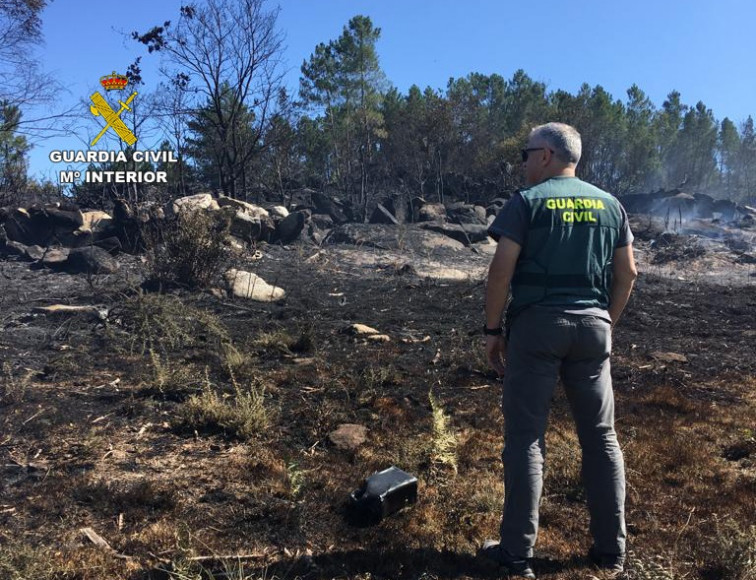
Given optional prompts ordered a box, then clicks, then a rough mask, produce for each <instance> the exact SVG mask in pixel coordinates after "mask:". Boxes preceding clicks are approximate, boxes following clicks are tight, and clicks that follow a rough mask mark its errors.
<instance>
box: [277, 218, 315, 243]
mask: <svg viewBox="0 0 756 580" xmlns="http://www.w3.org/2000/svg"><path fill="white" fill-rule="evenodd" d="M309 219H310V212H309V210H301V211H295V212H293V213H291V214H289V215H288V216H287V217H285V218H284V219H282V220H281V221H280V222H279V223H278V225H277V226H276V231H275V233H274V234H273V237H272V239H271V241H273V242H280V243H282V244H290V243H291V242H293V241H294V240H296V239H297V238H299V236H300V234H301V233H302V230H304V228H305V225H307V222H308V220H309Z"/></svg>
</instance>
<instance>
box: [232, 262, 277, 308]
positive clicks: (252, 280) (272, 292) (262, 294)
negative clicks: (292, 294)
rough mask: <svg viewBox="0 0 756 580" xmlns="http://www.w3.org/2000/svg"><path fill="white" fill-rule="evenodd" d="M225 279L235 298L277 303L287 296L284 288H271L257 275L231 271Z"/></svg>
mask: <svg viewBox="0 0 756 580" xmlns="http://www.w3.org/2000/svg"><path fill="white" fill-rule="evenodd" d="M224 278H225V279H226V283H227V284H228V287H229V289H230V290H231V292H232V293H233V295H234V296H237V297H239V298H248V299H249V300H256V301H258V302H275V301H276V300H281V299H282V298H283V297H284V296H286V292H285V291H284V289H283V288H279V287H278V286H271V285H270V284H268V283H267V282H266V281H265V280H263V279H262V278H260V276H258V275H257V274H254V273H252V272H245V271H244V270H237V269H236V268H232V269H230V270H229V271H228V272H226V273H225V275H224Z"/></svg>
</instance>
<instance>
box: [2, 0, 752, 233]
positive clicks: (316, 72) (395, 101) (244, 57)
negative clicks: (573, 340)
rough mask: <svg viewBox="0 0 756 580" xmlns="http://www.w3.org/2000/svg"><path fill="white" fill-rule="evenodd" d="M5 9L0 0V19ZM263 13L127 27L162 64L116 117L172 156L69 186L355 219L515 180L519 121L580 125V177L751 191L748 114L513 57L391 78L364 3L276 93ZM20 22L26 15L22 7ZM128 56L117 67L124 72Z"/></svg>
mask: <svg viewBox="0 0 756 580" xmlns="http://www.w3.org/2000/svg"><path fill="white" fill-rule="evenodd" d="M14 3H15V5H16V7H17V10H16V13H17V14H19V13H21V11H19V8H20V7H26V8H27V16H28V15H29V14H32V15H33V16H34V18H38V9H39V8H40V7H42V6H44V3H43V2H39V1H36V2H35V1H34V0H14ZM35 9H37V10H35ZM12 15H13V12H12V11H11V12H7V13H4V12H2V11H0V24H1V23H2V22H3V18H4V19H5V21H8V22H10V21H12V18H11V17H12ZM276 16H277V11H276V10H275V9H268V8H267V6H266V4H265V0H241V1H234V0H205V1H203V2H201V3H196V4H191V5H186V6H183V7H182V8H181V10H180V13H179V15H178V19H177V20H176V21H174V22H171V21H166V22H164V23H163V24H162V25H158V26H155V27H153V28H152V29H150V30H148V31H146V32H134V33H133V35H132V38H133V40H134V41H135V43H136V44H135V46H136V45H142V46H144V47H146V49H147V52H148V55H146V56H145V57H146V58H155V57H160V58H161V63H162V67H161V68H162V70H163V71H164V74H165V78H164V81H163V83H162V84H161V85H160V87H159V89H158V90H157V91H155V93H154V94H152V95H149V96H145V97H141V96H140V101H141V104H140V106H139V107H134V110H132V111H130V112H128V113H126V114H125V115H124V119H125V120H126V121H127V123H129V124H130V126H131V127H133V130H134V132H135V133H136V134H137V135H139V137H140V140H141V141H142V142H143V141H147V140H149V139H150V138H154V136H155V135H158V136H160V137H161V140H162V143H161V145H160V146H161V147H162V148H164V149H171V150H174V151H175V152H176V153H177V156H178V158H179V162H178V163H177V164H171V165H170V166H166V167H163V169H164V170H166V171H168V172H169V175H170V180H169V181H170V183H169V185H168V186H167V187H164V188H163V189H159V188H158V187H156V186H150V187H149V188H145V187H144V186H137V185H135V184H128V185H127V184H103V185H92V184H84V185H77V186H75V187H74V188H73V190H72V191H71V192H70V193H71V194H72V195H74V196H75V197H76V198H77V199H78V200H79V201H80V202H82V203H84V204H86V205H92V206H98V205H100V206H102V205H107V203H108V202H109V201H111V200H112V199H113V198H115V197H124V198H126V199H131V200H133V201H140V200H144V199H151V198H152V199H154V198H161V199H167V198H171V197H176V196H178V195H183V194H186V193H192V192H196V191H207V190H212V191H217V192H222V193H225V194H226V195H230V196H232V197H237V198H241V199H248V200H258V199H260V197H261V196H263V195H265V196H266V197H267V198H268V199H271V198H273V199H277V200H279V201H280V202H281V203H284V204H286V203H288V202H289V201H290V199H291V195H292V193H293V192H295V191H297V190H299V189H301V188H304V187H308V188H313V189H317V190H321V191H325V192H328V193H331V194H333V195H335V196H338V197H340V198H342V199H345V200H347V201H349V202H350V203H349V205H350V207H351V208H352V210H353V212H352V213H353V215H354V216H356V217H358V218H365V217H367V215H368V212H369V211H370V210H371V206H372V205H373V204H374V203H375V202H376V200H381V199H382V198H383V197H385V196H386V195H389V194H391V195H395V194H400V195H404V196H413V197H414V196H419V197H423V198H425V199H428V200H432V201H439V202H445V201H450V200H459V199H463V200H467V201H473V200H474V201H486V200H489V199H491V198H493V197H497V196H501V195H502V194H505V193H507V192H511V191H513V190H515V189H516V188H517V187H519V186H520V185H521V175H520V170H519V169H520V168H519V155H520V154H519V150H520V148H521V147H522V144H523V143H524V142H525V140H526V138H527V134H528V132H529V130H530V129H531V128H532V127H533V126H535V125H537V124H541V123H545V122H548V121H562V122H566V123H569V124H571V125H574V126H575V127H576V128H577V129H578V130H579V131H580V132H581V134H582V136H583V158H582V161H581V163H580V166H579V168H578V174H579V175H580V177H582V178H584V179H586V180H588V181H591V182H593V183H596V184H597V185H599V186H601V187H603V188H605V189H607V190H608V191H611V192H613V193H615V194H627V193H637V192H647V191H652V190H657V189H660V188H663V189H673V188H681V189H683V190H684V191H689V192H706V193H710V194H713V195H716V196H719V197H729V198H732V199H735V200H739V201H742V200H746V199H748V198H750V197H751V196H753V187H754V180H756V134H755V133H754V124H753V119H752V118H751V117H749V118H748V119H747V120H746V121H744V122H742V123H739V124H736V122H734V121H733V120H731V119H729V118H724V119H722V120H721V121H719V120H717V119H716V118H715V116H714V113H713V112H712V110H711V109H709V108H708V107H706V105H705V104H704V103H703V102H700V101H699V102H697V103H696V104H695V105H688V104H685V103H684V102H683V101H682V97H681V95H680V93H679V92H677V91H672V92H670V93H669V95H668V96H667V98H666V100H665V101H664V102H663V103H662V105H661V107H657V106H655V105H654V103H653V102H652V101H651V100H650V99H649V98H648V96H647V95H646V94H645V93H644V92H643V90H642V89H641V88H640V87H638V86H637V85H635V84H634V85H632V86H631V87H630V88H629V89H628V90H627V94H626V95H625V96H624V97H623V98H622V99H619V98H615V97H614V96H612V95H611V94H609V93H608V92H607V91H606V90H605V89H604V88H603V87H601V86H599V85H597V86H594V87H591V86H589V85H588V84H584V85H582V86H581V87H580V89H579V90H578V91H577V92H575V93H570V92H568V91H564V90H561V89H556V90H549V89H548V88H547V86H546V85H545V84H544V83H542V82H538V81H536V80H534V79H532V78H531V77H530V76H529V75H528V74H527V73H526V72H525V71H523V70H518V71H516V72H515V73H514V74H513V75H512V76H511V78H504V77H503V76H501V75H498V74H491V75H484V74H480V73H470V74H469V75H467V76H466V77H464V78H451V79H449V81H448V83H447V85H446V87H445V88H443V89H437V88H432V87H426V88H424V89H423V88H420V87H418V86H412V87H410V88H409V89H408V90H407V91H406V92H402V91H400V90H398V89H397V88H395V87H393V86H392V85H391V83H390V80H389V79H387V78H386V75H385V74H384V72H383V70H382V69H381V66H380V59H379V54H378V51H377V42H378V40H379V39H380V34H381V30H380V28H378V27H376V26H374V25H373V23H372V22H371V20H370V18H368V17H366V16H355V17H354V18H352V19H351V20H350V21H349V22H348V23H347V24H346V25H345V26H344V29H343V32H342V34H341V35H340V36H339V37H338V38H335V39H331V40H328V41H327V42H323V43H321V44H319V45H317V46H316V47H314V50H313V52H312V54H310V55H309V57H308V58H306V59H305V60H304V62H303V63H302V66H301V69H300V71H301V75H300V86H299V91H298V93H297V94H294V95H291V94H288V93H287V91H286V90H285V89H284V88H283V81H284V75H283V73H282V71H281V66H280V63H281V57H282V52H283V40H282V36H281V33H280V31H279V30H278V29H277V27H276ZM26 22H27V26H29V25H33V26H37V29H36V30H38V20H34V19H32V20H28V18H27V21H26ZM1 33H2V27H0V34H1ZM24 38H25V39H27V40H28V38H30V37H29V36H28V35H27V36H26V37H24ZM27 40H25V41H27ZM3 54H5V53H3V52H0V58H5V57H3ZM140 63H141V57H138V58H136V59H135V61H134V63H133V64H132V65H131V66H130V67H129V70H128V75H127V76H129V79H130V81H131V82H132V85H135V86H139V85H140V84H141V83H142V78H141V68H140ZM6 68H7V67H6ZM2 70H3V69H2V68H0V71H2ZM129 90H131V89H129ZM141 94H143V93H141V92H140V95H141ZM0 97H3V96H2V95H0ZM20 116H21V114H20V109H19V103H15V102H13V100H12V99H11V98H9V96H6V97H4V98H0V196H2V195H3V192H5V193H6V194H7V193H8V192H10V191H11V190H15V191H18V189H19V188H21V187H23V186H24V185H26V186H27V187H28V186H29V183H30V181H29V180H28V179H26V175H25V172H26V164H25V162H24V159H25V155H26V152H27V150H28V143H27V142H26V139H25V137H24V136H23V135H20V134H19V133H18V131H16V130H15V128H16V127H18V124H19V121H20ZM110 146H112V147H123V144H122V143H120V142H118V141H117V140H113V141H111V142H110ZM146 168H148V167H146V166H143V167H140V168H137V167H123V168H121V167H117V166H111V167H104V168H103V167H100V169H110V170H118V169H146ZM32 185H33V184H32Z"/></svg>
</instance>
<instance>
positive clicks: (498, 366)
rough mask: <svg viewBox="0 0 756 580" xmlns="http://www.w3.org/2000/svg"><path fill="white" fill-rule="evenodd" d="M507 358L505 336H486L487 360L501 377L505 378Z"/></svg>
mask: <svg viewBox="0 0 756 580" xmlns="http://www.w3.org/2000/svg"><path fill="white" fill-rule="evenodd" d="M506 357H507V339H506V338H504V337H503V336H486V358H487V359H488V364H490V365H491V368H492V369H493V370H495V371H496V374H498V375H499V377H503V376H504V360H505V359H506Z"/></svg>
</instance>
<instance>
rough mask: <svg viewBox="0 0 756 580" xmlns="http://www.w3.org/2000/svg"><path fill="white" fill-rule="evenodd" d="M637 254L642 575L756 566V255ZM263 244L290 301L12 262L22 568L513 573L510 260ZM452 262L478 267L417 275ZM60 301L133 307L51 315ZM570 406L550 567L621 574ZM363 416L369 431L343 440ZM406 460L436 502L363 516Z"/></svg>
mask: <svg viewBox="0 0 756 580" xmlns="http://www.w3.org/2000/svg"><path fill="white" fill-rule="evenodd" d="M637 247H638V258H639V265H640V270H641V275H640V278H639V280H638V283H637V286H636V290H635V292H634V294H633V296H632V297H631V300H630V303H629V305H628V308H627V310H626V312H625V314H624V316H623V319H622V320H621V322H620V324H619V326H618V327H617V329H616V331H615V336H614V359H613V377H614V385H615V392H616V398H617V429H618V433H619V438H620V443H621V445H622V447H623V450H624V453H625V458H626V464H627V477H628V494H627V520H628V527H629V548H630V550H631V552H632V554H631V558H630V564H629V566H628V572H627V573H626V577H627V578H683V577H685V578H692V579H715V578H717V579H720V578H721V579H725V578H733V579H735V578H738V579H741V578H746V579H747V578H754V571H753V564H752V562H751V563H750V564H749V563H748V556H749V554H750V556H751V557H752V556H753V554H754V551H756V530H754V528H753V527H749V526H752V525H753V513H754V511H753V510H754V506H756V424H755V423H754V417H755V416H756V396H755V393H756V391H755V390H754V389H755V388H756V379H755V378H754V377H755V376H756V374H755V371H756V349H754V339H755V338H756V325H755V324H754V322H755V321H756V308H755V306H756V297H755V295H754V289H755V288H756V278H755V277H754V276H753V274H754V267H753V266H748V265H744V264H742V263H739V262H738V261H737V259H736V257H735V256H733V255H726V254H717V255H716V256H712V255H711V254H710V253H709V254H704V255H699V256H697V257H686V256H685V255H680V256H676V255H674V254H670V253H669V251H668V250H667V253H666V254H664V255H663V256H662V258H663V259H659V260H656V262H655V261H654V258H655V256H656V255H657V254H658V252H660V251H661V250H660V249H658V248H656V249H655V248H651V247H650V245H649V244H648V243H647V242H643V241H639V242H638V244H637ZM261 249H262V253H263V257H262V259H260V260H257V261H251V260H250V259H248V258H245V257H244V256H238V257H237V261H239V262H241V263H243V262H245V261H247V262H248V263H247V266H248V267H249V268H251V269H253V270H254V271H256V272H258V273H259V274H260V275H262V276H263V277H264V278H265V279H266V280H267V281H268V282H271V283H274V284H277V285H279V286H282V287H284V288H285V289H286V291H287V297H286V299H285V300H283V301H282V302H279V303H273V304H264V303H256V302H249V301H244V300H239V299H232V298H228V297H224V296H221V297H218V296H216V295H213V294H211V293H209V292H188V291H186V290H180V289H179V290H173V291H170V292H166V293H164V294H160V295H159V294H154V293H152V294H140V293H139V292H138V285H139V283H140V282H141V280H142V278H143V276H144V271H145V269H146V264H145V263H144V261H143V260H142V259H140V258H138V257H128V256H126V257H123V258H122V263H123V267H122V269H121V271H120V272H119V273H118V274H115V275H111V276H94V277H87V276H71V275H67V274H59V273H52V272H49V271H46V270H34V269H31V268H30V266H29V265H28V264H24V263H16V262H8V261H6V262H0V304H1V306H0V313H1V315H0V323H1V324H2V329H3V330H2V334H1V335H0V358H2V377H1V378H0V380H2V383H3V384H2V391H0V392H1V393H2V399H0V473H1V475H0V486H1V487H0V572H1V573H2V576H3V577H4V578H66V579H73V578H76V579H85V578H86V579H90V578H115V579H130V580H137V579H146V578H200V577H210V574H215V577H229V578H239V579H241V578H274V577H275V578H297V577H301V578H355V579H356V578H490V577H495V575H493V571H491V570H489V569H486V568H485V567H484V566H482V565H481V564H480V563H478V562H477V561H476V560H475V558H474V554H475V550H476V548H477V547H478V546H479V545H480V544H481V543H482V542H483V540H484V539H486V538H489V537H494V536H495V534H496V530H497V526H498V520H499V512H500V506H501V500H502V496H503V484H502V483H501V479H502V468H501V463H500V451H501V445H502V435H501V432H502V423H503V422H502V419H501V416H500V412H499V406H498V400H499V396H500V392H499V388H500V387H499V384H498V383H497V381H495V380H494V378H493V376H492V375H491V373H490V372H489V370H488V369H487V367H486V363H485V359H484V356H483V352H482V339H481V337H480V335H479V327H480V324H481V321H482V318H483V316H482V305H483V292H484V285H483V277H484V275H485V268H486V265H487V263H488V260H489V259H490V254H488V253H486V252H484V251H481V253H478V254H476V253H473V252H470V251H469V250H465V251H453V250H450V249H445V250H438V251H436V252H424V253H414V254H412V253H407V252H403V253H400V252H393V253H392V252H389V251H383V250H375V249H368V248H356V247H350V246H327V247H325V248H322V249H319V248H315V247H311V246H307V245H301V246H292V247H289V248H282V247H274V246H266V247H263V248H261ZM429 260H430V261H432V262H434V263H432V264H431V265H430V266H429V265H428V264H429ZM240 265H243V264H240ZM441 266H443V267H446V268H454V269H455V270H461V271H463V272H469V273H470V276H469V277H468V278H467V279H454V278H455V277H456V278H460V277H459V276H455V275H453V273H452V274H449V273H448V272H447V273H446V275H447V277H446V278H436V279H433V278H426V277H423V276H422V275H418V273H419V272H420V273H422V272H427V271H431V270H433V268H434V267H441ZM457 273H458V272H457ZM53 303H65V304H82V305H84V304H86V305H91V304H94V305H98V306H101V307H107V308H108V309H109V311H108V314H107V316H105V317H102V318H98V317H96V316H92V315H91V314H77V315H73V316H71V315H67V316H62V317H50V316H47V315H44V314H39V313H35V312H34V311H33V309H34V307H36V306H44V305H48V304H53ZM353 323H363V324H367V325H369V326H372V327H374V328H376V329H377V330H379V331H380V332H381V333H385V334H387V335H388V336H389V337H390V341H387V342H374V341H368V340H366V339H364V338H361V337H355V336H353V335H352V334H349V333H347V332H344V329H345V328H346V327H348V326H349V325H350V324H353ZM557 393H558V394H557V396H556V397H555V400H554V405H553V410H552V419H551V423H550V426H549V432H548V436H547V445H548V456H547V475H546V486H545V492H544V499H543V504H542V508H541V514H542V522H541V525H542V528H541V534H540V537H539V542H538V546H537V552H536V561H535V565H536V572H537V573H538V574H539V577H540V578H546V579H585V578H591V577H593V576H596V577H600V574H598V573H597V572H596V571H594V570H593V569H592V568H591V567H590V566H589V565H588V563H587V561H586V560H585V559H584V557H583V554H584V553H585V552H586V551H587V549H588V547H589V545H590V540H589V537H588V533H587V525H588V522H587V512H586V508H585V505H584V503H585V500H584V495H583V492H582V488H581V484H580V457H579V447H578V446H577V439H576V435H575V433H574V429H573V428H572V423H571V419H570V416H569V411H568V408H567V405H566V401H565V399H564V396H563V394H562V393H561V392H560V391H559V390H558V391H557ZM429 395H432V396H433V403H432V402H431V397H430V396H429ZM443 416H446V422H445V423H446V424H445V425H444V421H443ZM434 417H435V421H434ZM342 423H357V424H360V425H364V426H366V427H367V428H368V429H369V432H368V437H367V441H366V442H365V443H363V444H362V445H360V446H359V447H357V448H356V449H355V450H351V451H350V450H342V449H339V448H337V447H336V446H335V445H334V444H332V443H331V442H330V440H329V438H328V434H329V433H331V432H332V431H333V430H334V429H336V427H338V426H339V425H340V424H342ZM389 465H396V466H399V467H401V468H402V469H404V470H405V471H408V472H410V473H412V474H413V475H416V476H417V477H418V480H419V500H418V502H417V504H416V505H414V506H412V507H410V508H408V509H406V510H404V511H402V512H400V513H399V514H396V515H394V516H392V517H390V518H388V519H386V520H385V521H383V522H382V523H381V524H379V525H377V526H373V527H367V528H363V527H356V526H354V525H351V524H350V523H349V520H348V518H347V517H346V515H347V514H346V508H345V500H346V498H347V496H348V494H349V493H350V492H351V491H352V490H353V489H355V488H356V487H357V486H358V485H359V484H360V483H361V482H362V480H363V479H364V478H365V477H366V476H368V475H370V474H371V473H373V472H375V471H377V470H380V469H383V468H385V467H388V466H389ZM83 528H91V529H92V530H93V531H94V532H95V533H96V534H98V535H99V537H101V538H102V539H103V540H104V541H105V542H107V545H105V546H99V547H98V546H96V545H95V544H94V543H93V542H92V541H91V540H90V539H87V537H86V535H85V534H84V533H83V532H82V529H83ZM749 566H751V567H750V568H749ZM223 573H225V574H226V575H225V576H223ZM203 574H204V576H203ZM748 574H750V575H748Z"/></svg>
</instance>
